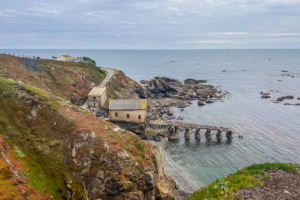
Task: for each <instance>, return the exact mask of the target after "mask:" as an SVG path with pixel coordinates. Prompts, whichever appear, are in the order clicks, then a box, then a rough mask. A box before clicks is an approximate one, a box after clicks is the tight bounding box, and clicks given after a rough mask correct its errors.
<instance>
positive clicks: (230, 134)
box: [226, 131, 233, 140]
mask: <svg viewBox="0 0 300 200" xmlns="http://www.w3.org/2000/svg"><path fill="white" fill-rule="evenodd" d="M232 134H233V133H232V131H227V132H226V137H227V138H228V139H230V140H232V138H233V137H232Z"/></svg>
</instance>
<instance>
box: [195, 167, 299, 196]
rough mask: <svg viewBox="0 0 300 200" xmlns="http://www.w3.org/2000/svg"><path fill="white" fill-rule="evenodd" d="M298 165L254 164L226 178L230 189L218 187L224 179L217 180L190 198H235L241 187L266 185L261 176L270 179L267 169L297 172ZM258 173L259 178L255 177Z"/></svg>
mask: <svg viewBox="0 0 300 200" xmlns="http://www.w3.org/2000/svg"><path fill="white" fill-rule="evenodd" d="M297 166H298V165H293V164H291V163H265V164H254V165H251V166H249V167H246V168H244V169H241V170H239V171H237V172H236V173H235V174H231V175H229V176H227V177H226V178H224V181H226V182H230V185H229V187H228V191H225V189H221V188H220V187H217V186H218V185H220V183H221V182H222V181H221V180H222V179H219V180H217V181H215V182H214V183H212V184H210V185H208V186H206V187H204V188H201V189H200V190H197V191H196V192H195V193H194V194H192V196H191V197H190V198H189V200H205V199H207V200H212V199H228V200H229V199H234V198H237V197H236V196H235V192H236V191H237V190H239V189H241V188H250V187H255V186H257V185H261V186H263V185H264V182H263V181H262V180H261V179H260V177H262V176H264V177H265V178H267V179H268V180H270V179H271V177H270V176H269V175H268V174H266V173H265V170H270V169H273V170H278V169H283V170H288V171H290V172H291V173H296V171H297V170H296V167H297ZM254 175H257V176H258V177H259V178H254Z"/></svg>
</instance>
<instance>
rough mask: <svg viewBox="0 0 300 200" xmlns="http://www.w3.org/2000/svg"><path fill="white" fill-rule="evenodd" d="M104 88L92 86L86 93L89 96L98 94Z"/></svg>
mask: <svg viewBox="0 0 300 200" xmlns="http://www.w3.org/2000/svg"><path fill="white" fill-rule="evenodd" d="M105 90H106V87H94V88H93V89H92V90H91V91H90V93H89V94H88V96H89V97H91V96H100V95H102V94H103V92H104V91H105Z"/></svg>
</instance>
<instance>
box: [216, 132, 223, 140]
mask: <svg viewBox="0 0 300 200" xmlns="http://www.w3.org/2000/svg"><path fill="white" fill-rule="evenodd" d="M217 139H218V140H222V130H218V133H217Z"/></svg>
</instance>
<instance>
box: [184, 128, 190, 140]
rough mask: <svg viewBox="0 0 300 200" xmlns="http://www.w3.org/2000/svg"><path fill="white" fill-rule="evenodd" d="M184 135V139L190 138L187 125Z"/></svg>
mask: <svg viewBox="0 0 300 200" xmlns="http://www.w3.org/2000/svg"><path fill="white" fill-rule="evenodd" d="M184 137H185V139H186V140H190V139H191V138H190V129H189V127H187V128H186V129H185V133H184Z"/></svg>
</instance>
